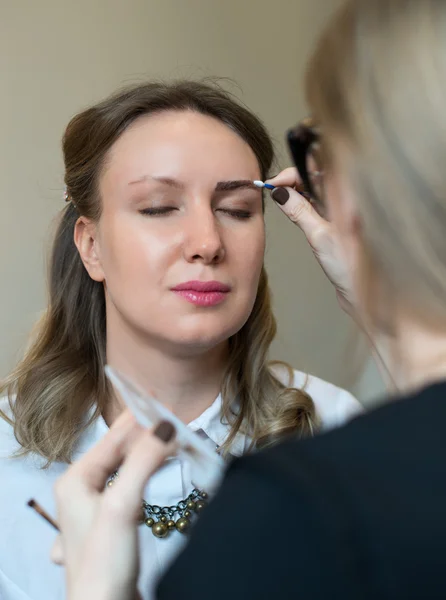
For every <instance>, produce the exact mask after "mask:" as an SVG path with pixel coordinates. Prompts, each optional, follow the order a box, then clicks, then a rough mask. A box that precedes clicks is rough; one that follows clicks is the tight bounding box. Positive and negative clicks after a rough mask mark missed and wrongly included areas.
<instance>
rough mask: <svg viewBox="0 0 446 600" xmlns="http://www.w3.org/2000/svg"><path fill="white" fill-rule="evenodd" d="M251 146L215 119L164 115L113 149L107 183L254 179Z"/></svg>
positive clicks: (142, 122)
mask: <svg viewBox="0 0 446 600" xmlns="http://www.w3.org/2000/svg"><path fill="white" fill-rule="evenodd" d="M259 172H260V168H259V164H258V161H257V158H256V156H255V154H254V152H253V151H252V149H251V148H250V146H249V145H248V144H247V143H246V142H245V141H244V140H243V139H242V138H241V137H240V136H239V135H238V134H237V133H235V132H234V131H233V130H232V129H230V128H229V127H228V126H227V125H225V124H224V123H222V122H220V121H218V120H217V119H215V118H213V117H209V116H207V115H201V114H198V113H195V112H192V111H182V112H177V111H175V112H174V111H165V112H162V113H158V114H153V115H148V116H144V117H141V118H139V119H138V120H137V121H135V122H134V123H133V124H132V125H131V126H130V127H129V128H128V129H127V130H126V131H125V132H124V133H123V134H122V135H121V137H120V138H119V139H118V140H117V141H116V142H115V144H114V145H113V146H112V148H111V150H110V153H109V156H108V161H107V167H106V169H105V172H104V178H107V179H108V180H114V181H115V182H116V183H117V182H118V181H121V180H123V179H127V180H128V181H131V180H135V179H137V178H138V177H141V176H144V175H148V174H151V175H153V174H158V175H163V176H168V177H172V178H181V179H182V180H183V181H185V182H186V183H188V180H190V181H191V182H192V181H196V180H197V178H199V179H209V180H210V181H211V180H212V182H215V180H224V179H246V178H252V179H255V178H257V177H258V176H259Z"/></svg>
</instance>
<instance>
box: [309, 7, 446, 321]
mask: <svg viewBox="0 0 446 600" xmlns="http://www.w3.org/2000/svg"><path fill="white" fill-rule="evenodd" d="M306 89H307V97H308V103H309V105H310V107H311V109H312V111H313V115H314V117H315V118H316V120H317V121H318V123H319V124H320V126H321V128H322V130H323V138H324V141H323V144H324V146H325V150H326V158H327V162H328V168H330V165H333V163H334V162H335V161H336V160H337V159H338V156H336V152H337V151H339V149H341V150H343V149H344V150H346V153H345V154H346V157H347V162H346V165H345V166H346V169H347V171H346V174H347V175H348V179H349V181H350V182H351V183H352V186H353V192H354V194H355V202H356V205H357V210H358V214H359V218H360V222H361V231H362V235H363V246H364V262H365V264H364V267H365V268H364V269H361V271H362V272H364V274H365V275H364V278H365V279H368V282H366V281H365V284H368V287H367V285H366V286H365V287H364V286H361V287H363V290H364V289H366V290H368V291H363V292H362V294H363V296H364V299H366V297H367V295H368V303H367V304H368V308H369V309H370V310H372V306H371V305H372V304H373V302H374V301H375V300H376V299H377V296H376V293H380V294H381V301H382V300H383V298H382V294H386V299H387V300H390V299H393V300H397V301H399V302H404V303H405V305H406V306H407V307H408V308H410V309H411V310H413V311H414V313H418V314H422V315H423V317H424V318H426V319H427V318H431V319H435V320H437V319H438V318H440V319H444V318H445V316H446V302H445V298H446V164H445V156H446V117H445V106H446V3H445V2H444V0H350V1H347V2H346V3H345V5H344V6H343V8H342V9H341V10H340V11H339V12H338V13H337V15H336V16H335V18H334V19H333V20H332V21H331V22H330V23H329V25H328V27H327V29H326V30H325V32H324V33H323V35H322V37H321V38H320V41H319V43H318V46H317V48H316V50H315V52H314V54H313V56H312V59H311V61H310V64H309V68H308V72H307V79H306ZM341 158H342V157H341ZM371 276H372V279H374V281H373V291H374V293H375V295H374V296H373V299H372V295H371V294H369V293H368V292H370V288H371V287H372V285H371V283H372V281H371V280H370V277H371ZM373 276H374V277H373ZM378 278H379V282H380V286H379V287H378V288H377V287H375V284H377V279H378ZM381 284H382V285H381Z"/></svg>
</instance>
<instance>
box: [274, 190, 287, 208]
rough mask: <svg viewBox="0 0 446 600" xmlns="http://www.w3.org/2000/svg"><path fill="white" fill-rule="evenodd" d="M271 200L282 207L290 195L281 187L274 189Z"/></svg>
mask: <svg viewBox="0 0 446 600" xmlns="http://www.w3.org/2000/svg"><path fill="white" fill-rule="evenodd" d="M271 198H272V199H273V200H275V201H276V202H277V204H280V206H283V205H284V204H286V203H287V202H288V200H289V199H290V193H289V191H288V190H286V189H285V188H283V187H276V188H275V189H274V190H273V191H272V192H271Z"/></svg>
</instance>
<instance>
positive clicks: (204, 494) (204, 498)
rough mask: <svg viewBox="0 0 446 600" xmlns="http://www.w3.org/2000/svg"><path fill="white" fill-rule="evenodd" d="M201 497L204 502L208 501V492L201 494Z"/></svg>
mask: <svg viewBox="0 0 446 600" xmlns="http://www.w3.org/2000/svg"><path fill="white" fill-rule="evenodd" d="M200 496H201V497H202V498H203V500H206V499H207V497H208V495H207V494H206V492H201V494H200Z"/></svg>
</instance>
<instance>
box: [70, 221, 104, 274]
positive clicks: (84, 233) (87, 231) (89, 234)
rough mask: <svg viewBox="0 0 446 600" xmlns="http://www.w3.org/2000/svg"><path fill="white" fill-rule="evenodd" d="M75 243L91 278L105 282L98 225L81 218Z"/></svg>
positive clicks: (77, 224) (75, 227)
mask: <svg viewBox="0 0 446 600" xmlns="http://www.w3.org/2000/svg"><path fill="white" fill-rule="evenodd" d="M74 243H75V244H76V248H77V250H78V252H79V255H80V257H81V260H82V262H83V263H84V267H85V268H86V269H87V272H88V274H89V275H90V277H91V278H92V279H93V280H94V281H99V282H101V281H104V279H105V275H104V271H103V270H102V264H101V260H100V248H99V242H98V231H97V225H96V224H95V223H93V222H92V221H90V219H87V218H85V217H80V218H79V219H78V220H77V221H76V225H75V226H74Z"/></svg>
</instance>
